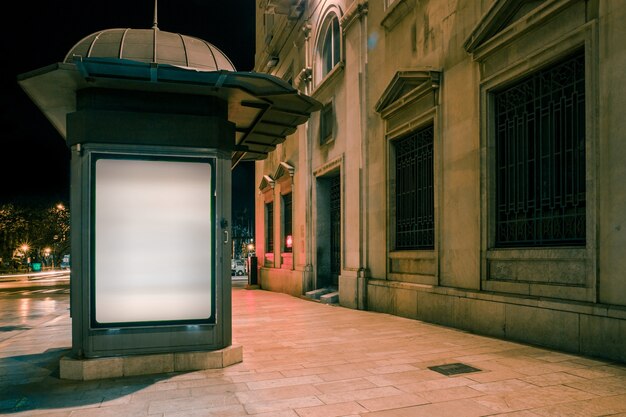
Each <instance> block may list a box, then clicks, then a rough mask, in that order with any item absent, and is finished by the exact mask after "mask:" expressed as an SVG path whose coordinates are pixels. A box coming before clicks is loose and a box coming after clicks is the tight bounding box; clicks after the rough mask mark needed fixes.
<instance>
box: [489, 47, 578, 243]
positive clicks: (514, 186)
mask: <svg viewBox="0 0 626 417" xmlns="http://www.w3.org/2000/svg"><path fill="white" fill-rule="evenodd" d="M494 104H495V147H496V156H495V159H496V166H495V169H496V171H495V175H496V230H495V234H496V236H495V245H496V247H546V246H583V245H585V228H586V220H585V57H584V52H583V51H578V52H576V53H575V54H574V55H572V56H570V57H568V58H566V59H564V60H562V61H560V62H558V63H557V64H555V65H551V66H550V67H547V68H545V69H543V70H539V71H537V72H536V73H534V74H532V75H530V76H528V77H526V78H524V79H522V80H520V81H519V82H516V83H515V84H514V85H511V86H509V87H507V88H506V89H504V90H502V91H499V92H496V93H495V94H494Z"/></svg>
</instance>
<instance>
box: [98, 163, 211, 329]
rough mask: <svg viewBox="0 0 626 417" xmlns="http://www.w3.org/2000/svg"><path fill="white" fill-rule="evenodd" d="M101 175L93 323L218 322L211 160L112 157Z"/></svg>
mask: <svg viewBox="0 0 626 417" xmlns="http://www.w3.org/2000/svg"><path fill="white" fill-rule="evenodd" d="M94 168H95V180H94V202H93V203H94V204H93V208H94V217H93V218H94V223H93V225H94V226H93V227H94V235H93V239H94V240H93V242H94V255H95V256H94V274H93V280H94V284H93V289H94V300H93V304H92V307H91V308H92V320H94V323H93V324H94V325H95V326H105V325H106V326H110V325H112V324H114V325H124V324H132V325H142V324H143V325H148V324H155V323H162V322H182V321H184V322H185V323H190V322H194V321H198V322H210V321H212V320H213V319H214V317H213V316H214V313H213V312H214V301H213V300H214V294H213V292H214V291H213V289H214V282H213V280H214V277H213V265H214V259H213V257H214V248H213V236H214V206H213V204H214V202H213V194H214V193H213V190H214V178H213V176H214V175H213V166H212V164H211V163H210V161H208V160H206V159H205V160H201V161H193V162H190V161H189V160H158V159H157V160H153V159H145V160H137V159H128V158H127V159H122V158H120V159H111V158H110V157H107V158H96V159H95V167H94ZM213 321H214V320H213Z"/></svg>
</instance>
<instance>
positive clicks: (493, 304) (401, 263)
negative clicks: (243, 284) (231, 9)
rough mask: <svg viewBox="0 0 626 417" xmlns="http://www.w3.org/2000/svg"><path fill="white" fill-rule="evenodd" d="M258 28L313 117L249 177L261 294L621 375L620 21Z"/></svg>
mask: <svg viewBox="0 0 626 417" xmlns="http://www.w3.org/2000/svg"><path fill="white" fill-rule="evenodd" d="M256 13H257V21H256V28H257V29H256V30H257V36H256V67H255V70H256V71H259V72H267V73H271V74H273V75H277V76H279V77H281V78H283V79H284V80H285V81H286V82H288V83H290V84H292V85H293V86H294V87H295V88H297V89H299V90H300V91H301V92H303V93H305V94H307V95H310V96H312V97H313V98H315V99H317V100H318V101H320V102H322V103H323V104H324V107H323V109H322V110H321V111H319V112H316V113H314V114H313V116H312V118H311V119H310V121H309V122H308V123H306V124H304V125H302V126H300V127H299V129H298V130H297V132H296V133H294V134H292V135H290V136H289V137H288V138H287V140H286V141H285V142H284V143H281V144H277V145H276V148H275V150H273V151H272V152H270V154H269V156H268V158H267V159H265V160H262V161H257V162H256V177H255V178H256V185H257V188H258V194H257V200H256V233H255V235H256V237H257V242H256V250H257V254H258V256H259V265H260V270H259V272H260V274H259V283H260V285H261V287H262V288H264V289H268V290H271V291H280V292H285V293H288V294H292V295H295V296H300V295H303V294H305V293H307V292H310V291H312V290H316V289H323V288H326V289H329V290H336V291H337V292H338V300H339V303H340V304H341V305H342V306H345V307H349V308H358V309H368V310H373V311H380V312H386V313H391V314H395V315H399V316H404V317H408V318H413V319H419V320H424V321H428V322H432V323H439V324H442V325H447V326H452V327H456V328H461V329H466V330H469V331H472V332H476V333H480V334H485V335H490V336H496V337H500V338H505V339H512V340H518V341H523V342H528V343H535V344H539V345H544V346H548V347H552V348H557V349H561V350H565V351H571V352H579V353H584V354H588V355H595V356H601V357H606V358H611V359H616V360H621V361H626V278H625V271H626V186H624V178H626V162H625V161H626V143H625V142H624V132H626V118H624V117H623V116H622V110H625V109H626V99H625V98H624V97H626V94H624V92H625V89H624V85H625V82H626V75H625V74H626V48H624V39H625V36H626V30H625V29H624V25H623V22H624V21H626V1H624V0H597V1H583V0H544V1H531V0H525V1H520V0H491V1H489V0H481V1H477V0H458V1H454V2H451V1H443V0H370V1H367V0H344V1H342V0H325V1H316V0H309V1H304V0H261V1H259V2H258V3H257V12H256ZM288 242H290V244H288Z"/></svg>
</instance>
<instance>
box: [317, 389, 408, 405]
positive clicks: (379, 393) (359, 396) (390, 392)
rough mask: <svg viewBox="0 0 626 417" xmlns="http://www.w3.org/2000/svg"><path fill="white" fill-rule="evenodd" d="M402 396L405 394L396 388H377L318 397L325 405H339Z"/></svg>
mask: <svg viewBox="0 0 626 417" xmlns="http://www.w3.org/2000/svg"><path fill="white" fill-rule="evenodd" d="M400 394H403V392H402V391H400V390H399V389H397V388H394V387H376V388H367V389H359V390H353V391H344V392H337V393H333V394H323V395H318V396H317V398H319V399H320V400H322V401H323V402H324V403H325V404H337V403H343V402H349V401H358V400H366V399H370V398H379V397H390V396H394V395H400Z"/></svg>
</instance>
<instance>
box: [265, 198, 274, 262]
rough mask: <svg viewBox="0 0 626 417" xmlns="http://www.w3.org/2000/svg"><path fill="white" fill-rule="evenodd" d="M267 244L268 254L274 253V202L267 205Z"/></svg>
mask: <svg viewBox="0 0 626 417" xmlns="http://www.w3.org/2000/svg"><path fill="white" fill-rule="evenodd" d="M265 216H266V220H267V221H266V222H265V242H266V244H267V251H266V252H268V253H272V252H274V202H273V201H272V202H269V203H266V204H265Z"/></svg>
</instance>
